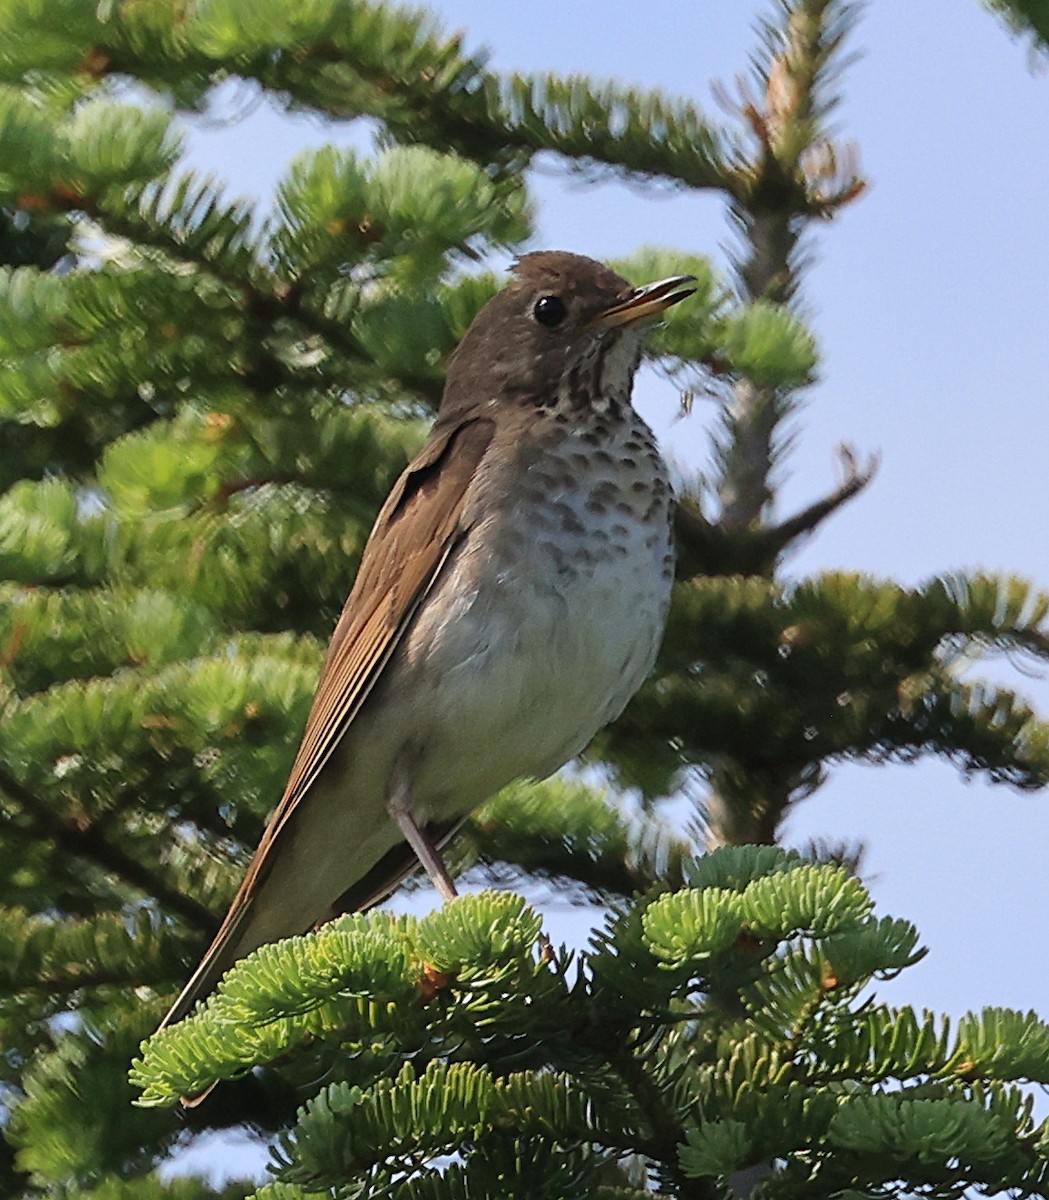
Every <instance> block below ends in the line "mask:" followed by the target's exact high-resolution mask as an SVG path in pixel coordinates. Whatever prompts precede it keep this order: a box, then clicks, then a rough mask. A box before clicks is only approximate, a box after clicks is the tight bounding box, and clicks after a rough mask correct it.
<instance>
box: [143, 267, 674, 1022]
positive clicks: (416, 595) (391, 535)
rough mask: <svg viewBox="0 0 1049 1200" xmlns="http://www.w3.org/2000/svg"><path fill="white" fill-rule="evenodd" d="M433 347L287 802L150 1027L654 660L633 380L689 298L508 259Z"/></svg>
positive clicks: (658, 537) (647, 508) (625, 690)
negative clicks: (666, 319) (429, 416)
mask: <svg viewBox="0 0 1049 1200" xmlns="http://www.w3.org/2000/svg"><path fill="white" fill-rule="evenodd" d="M513 273H514V278H513V280H512V282H511V283H510V284H509V285H508V286H507V287H506V288H505V289H504V290H503V291H501V292H499V293H498V294H497V295H496V296H495V297H494V298H493V299H492V300H491V301H490V302H489V303H488V304H487V305H486V306H485V307H484V308H483V309H482V310H481V312H480V313H479V314H478V316H477V317H476V318H475V320H474V321H473V323H472V324H471V326H470V328H469V329H468V330H467V332H466V334H465V335H464V337H463V340H462V342H461V343H460V345H459V347H458V349H457V350H456V352H455V354H454V355H453V357H452V360H451V363H450V366H449V370H448V375H447V382H446V385H445V389H444V395H443V398H442V401H441V405H440V408H439V410H438V414H437V420H436V423H435V424H434V426H433V430H432V432H431V434H430V438H429V441H428V442H427V444H426V446H425V447H424V448H423V450H422V451H421V453H420V454H419V455H418V456H417V457H416V458H415V460H414V461H413V462H412V463H411V464H410V465H409V466H408V468H407V469H406V470H405V472H404V473H403V474H402V475H401V477H400V479H398V481H397V483H396V484H395V486H394V488H393V491H392V492H391V493H390V496H389V498H388V499H387V501H386V503H385V505H384V506H383V508H382V511H381V512H380V513H379V516H378V519H377V520H376V522H375V526H374V528H373V529H372V532H371V535H370V537H369V539H368V543H367V545H366V546H365V549H364V554H363V556H362V559H361V564H360V569H359V571H358V573H357V578H356V581H355V583H354V585H353V589H352V591H351V592H350V596H349V599H348V600H347V602H346V606H345V608H344V609H343V612H342V615H341V617H340V618H339V622H338V624H337V626H336V628H335V633H334V636H333V637H332V641H331V645H330V646H329V648H328V653H327V658H326V660H325V663H324V668H323V672H322V674H321V678H320V683H319V686H318V690H317V694H316V697H315V699H314V701H313V706H312V708H311V710H310V714H309V719H308V721H307V724H306V730H305V733H304V735H303V739H302V744H301V746H300V748H299V752H298V756H297V757H296V759H295V762H294V765H293V767H292V770H291V776H290V778H289V780H288V783H287V787H286V789H285V791H284V795H283V798H282V799H281V801H280V803H279V805H278V806H277V808H276V809H275V811H274V812H273V815H272V817H271V818H270V820H269V823H268V824H267V826H266V830H265V832H264V834H263V837H262V841H261V843H260V845H259V847H258V849H257V850H256V852H255V855H254V857H253V858H252V860H251V863H250V865H249V867H248V870H247V874H246V875H245V877H244V881H243V883H242V884H241V886H240V890H239V891H238V892H237V894H236V896H235V897H234V899H233V903H232V905H231V906H230V909H229V912H228V914H227V915H226V918H225V920H224V921H223V923H222V926H221V928H220V929H219V931H218V934H217V935H216V937H215V940H214V942H213V943H212V945H211V947H210V949H209V950H208V951H207V953H206V954H205V955H204V958H203V960H202V961H201V963H200V965H199V966H198V967H197V969H196V971H195V972H194V973H193V976H192V978H191V979H190V981H189V983H188V984H187V985H186V987H185V989H184V990H183V992H182V994H181V995H180V996H179V997H178V999H177V1000H176V1001H175V1004H174V1006H173V1007H172V1009H171V1011H170V1012H169V1013H168V1014H167V1016H166V1017H165V1019H164V1022H163V1024H164V1025H167V1024H170V1023H172V1022H174V1021H177V1020H180V1019H181V1018H182V1017H183V1016H185V1015H186V1014H187V1013H188V1012H189V1011H190V1010H191V1009H192V1008H193V1006H194V1005H195V1004H196V1002H197V1001H198V1000H200V999H202V998H204V997H206V996H207V995H208V994H209V993H210V992H212V991H213V990H214V988H215V987H216V985H217V984H218V981H219V979H220V978H221V976H222V975H223V974H224V972H225V971H227V970H228V969H229V967H230V966H232V964H233V963H234V962H236V961H237V960H238V959H240V958H243V957H244V956H245V955H246V954H249V953H250V952H251V951H252V950H255V949H256V948H257V947H259V946H261V945H264V944H265V943H267V942H273V941H276V940H278V939H279V938H284V937H288V936H290V935H293V934H301V933H304V932H306V931H307V930H309V929H310V928H311V927H312V926H314V925H315V924H316V923H317V922H318V921H320V920H323V919H324V918H325V916H326V915H329V914H331V913H332V912H333V911H334V912H349V911H354V910H360V909H364V908H367V907H369V906H370V905H372V904H375V903H377V902H378V901H380V900H382V899H383V898H385V897H386V896H387V895H389V893H390V892H391V891H392V890H393V889H394V888H395V887H396V886H397V884H398V883H399V882H400V881H401V880H402V879H403V878H404V876H405V875H406V874H408V873H409V872H410V871H412V870H413V869H414V868H415V867H416V866H417V865H418V863H421V864H422V865H423V867H425V869H426V870H427V872H428V873H429V875H430V877H431V879H432V880H433V882H434V883H435V885H436V886H437V888H438V890H439V891H440V892H441V894H442V896H444V897H446V898H447V897H449V896H453V895H454V894H455V889H454V885H453V883H452V880H451V878H450V877H449V875H448V873H447V871H446V869H445V867H444V864H443V862H442V860H441V857H440V849H439V848H440V846H441V845H442V844H443V843H444V842H445V841H446V840H447V839H448V838H449V837H450V836H451V835H452V833H454V832H455V830H456V829H457V828H458V827H459V825H460V824H461V823H462V822H463V820H464V819H465V818H466V816H467V815H468V814H469V813H470V812H471V811H472V810H473V809H474V808H475V807H476V806H477V805H478V804H480V803H481V802H482V801H484V800H486V799H487V798H488V797H490V796H492V795H493V794H494V793H495V792H497V791H498V790H499V789H500V788H502V787H503V786H505V785H506V784H508V783H510V782H511V781H512V780H514V779H518V778H522V777H531V778H534V779H543V778H545V777H546V776H548V775H550V774H552V773H553V772H554V771H556V770H557V769H558V768H559V767H561V766H562V765H563V764H564V763H566V762H568V761H569V760H570V759H572V758H574V757H575V756H576V755H577V754H579V753H580V751H581V750H583V748H584V747H585V746H586V745H587V743H588V742H589V741H590V739H591V738H592V737H593V735H594V734H595V733H596V732H597V730H598V729H600V728H601V727H602V726H603V725H605V724H607V723H608V722H609V721H611V720H613V719H614V718H615V717H616V716H618V715H619V713H620V712H621V711H622V709H623V708H624V706H625V705H626V703H627V701H628V700H629V699H630V697H631V696H632V695H633V694H634V692H635V691H636V690H637V688H638V687H639V686H640V684H641V682H642V681H643V680H644V678H645V676H646V675H647V674H648V673H649V671H650V670H651V668H652V664H653V662H654V660H655V656H656V652H657V650H658V648H659V643H660V640H661V638H662V634H663V627H664V623H665V620H666V614H667V607H668V604H669V600H670V587H671V581H672V575H673V545H672V541H671V530H670V513H671V503H672V497H671V487H670V482H669V480H668V477H667V471H666V467H665V465H664V463H663V460H662V459H661V457H660V455H659V453H658V451H657V449H656V445H655V441H654V439H653V436H652V433H651V432H650V430H649V429H648V427H647V425H646V424H645V423H644V421H642V419H641V418H640V417H639V416H638V415H637V413H636V412H635V411H634V409H633V406H632V403H631V391H632V387H633V381H634V375H635V372H636V370H637V366H638V363H639V361H640V357H641V347H642V339H643V335H644V329H645V326H646V325H647V323H648V322H649V320H650V319H651V318H654V317H656V316H658V315H659V314H660V313H661V312H663V311H664V310H665V309H667V308H669V307H670V305H672V304H676V303H677V302H678V301H679V300H682V299H683V298H684V297H686V296H688V295H690V294H691V291H692V289H691V288H689V286H688V285H689V282H690V281H691V279H692V277H691V276H688V275H677V276H674V277H672V278H669V279H663V280H661V281H659V282H658V283H653V284H650V285H648V286H647V287H641V288H634V287H632V286H631V285H630V284H629V283H627V282H626V280H625V279H623V278H622V277H621V276H619V275H617V274H616V273H615V272H614V271H611V270H609V269H608V268H607V267H604V266H602V265H601V264H600V263H597V262H594V261H593V260H592V259H589V258H584V257H581V256H580V255H576V254H566V253H561V252H541V253H535V254H527V255H525V256H523V257H522V258H521V259H520V260H519V261H518V263H517V264H516V265H515V267H514V268H513Z"/></svg>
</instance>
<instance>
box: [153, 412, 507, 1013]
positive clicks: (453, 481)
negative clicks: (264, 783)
mask: <svg viewBox="0 0 1049 1200" xmlns="http://www.w3.org/2000/svg"><path fill="white" fill-rule="evenodd" d="M492 430H493V425H492V422H491V421H489V420H487V419H484V418H469V419H466V420H460V421H458V422H456V423H454V424H450V425H448V426H445V427H443V428H442V427H440V426H438V427H437V428H436V429H435V430H434V434H433V436H432V438H431V440H430V442H429V443H428V444H427V446H426V447H425V448H424V449H423V450H422V452H421V453H420V454H419V456H418V457H417V458H416V459H415V460H414V461H413V462H412V463H411V464H410V465H409V466H408V468H407V469H406V470H405V472H404V474H403V475H402V476H401V477H400V479H398V481H397V483H396V484H395V486H394V489H393V491H392V492H391V493H390V496H389V498H388V499H387V501H386V503H385V504H384V505H383V508H382V511H381V512H380V513H379V516H378V518H377V520H376V522H375V526H374V528H373V529H372V532H371V535H370V537H369V538H368V543H367V545H366V546H365V548H364V555H363V557H362V559H361V565H360V569H359V571H358V572H357V579H356V581H355V582H354V585H353V590H352V591H351V592H350V596H349V599H348V600H347V601H346V605H345V607H344V608H343V610H342V615H341V616H340V617H339V622H338V624H337V625H336V627H335V633H334V635H333V636H332V640H331V644H330V646H329V647H328V654H327V658H326V659H325V662H324V669H323V671H322V672H321V678H320V683H319V685H318V688H317V694H316V696H315V697H314V700H313V706H312V708H311V709H310V715H309V718H308V719H307V722H306V731H305V733H304V734H303V738H302V744H301V745H300V747H299V752H298V754H297V755H296V757H295V762H294V764H293V766H292V768H291V775H290V777H289V779H288V783H287V786H286V787H285V789H284V795H283V796H282V797H281V801H280V804H278V806H277V808H276V809H275V810H274V813H273V815H272V817H271V818H270V820H269V823H268V824H267V826H266V831H265V833H264V834H263V835H262V841H261V842H260V843H259V847H258V849H257V850H256V851H255V854H254V857H253V858H252V860H251V863H250V865H249V866H248V870H247V874H246V875H245V876H244V880H243V882H242V883H241V885H240V888H239V890H238V891H237V894H236V896H234V898H233V903H232V904H231V905H230V909H229V912H228V913H227V914H226V918H225V920H224V921H223V922H222V926H221V928H220V929H219V931H218V933H217V934H216V935H215V940H214V941H213V942H212V944H211V947H210V948H209V950H208V952H207V953H206V954H205V955H204V958H203V959H202V960H201V963H200V965H199V966H198V967H197V970H196V971H195V972H194V973H193V976H192V978H191V979H190V981H189V983H188V984H187V985H186V987H185V989H184V990H183V992H182V994H181V995H180V996H179V998H178V999H177V1000H176V1001H175V1004H174V1006H173V1007H172V1009H171V1011H170V1012H169V1013H168V1015H167V1016H166V1017H165V1018H164V1021H163V1023H162V1025H161V1028H163V1026H164V1025H167V1024H170V1023H172V1022H173V1021H176V1020H180V1019H181V1017H182V1016H183V1015H184V1014H185V1013H187V1012H188V1011H189V1010H190V1009H191V1008H192V1007H193V1005H194V1004H195V1003H196V1001H197V1000H198V999H201V998H203V997H204V996H205V995H207V994H208V992H210V991H211V990H212V988H213V987H214V986H215V984H216V983H217V982H218V979H219V977H221V975H222V973H223V972H224V971H225V970H227V969H228V968H229V966H230V965H231V963H232V961H234V959H235V958H236V956H237V955H236V944H237V935H238V929H239V927H240V925H241V923H242V921H243V920H244V919H245V917H246V915H247V912H248V910H249V908H250V905H251V901H252V898H253V896H254V894H255V891H256V887H257V885H258V883H259V881H260V879H261V878H262V876H263V875H264V874H265V873H266V870H267V868H268V866H269V862H270V859H271V856H272V853H273V849H274V846H275V844H276V843H277V840H278V837H279V835H280V832H281V830H282V829H283V828H284V826H285V825H286V823H287V821H288V819H289V817H290V816H291V814H292V813H293V812H294V811H295V808H296V806H297V805H298V804H299V803H300V801H302V799H303V798H304V797H305V796H306V794H307V792H308V791H309V788H310V785H311V784H312V783H313V781H314V780H315V779H316V778H317V775H318V774H319V773H320V771H321V770H322V769H323V767H324V764H325V763H326V762H327V761H328V759H329V758H330V756H331V753H332V751H333V750H334V749H335V747H336V746H337V745H338V743H339V740H340V738H341V737H342V736H343V734H344V733H345V732H346V729H347V727H348V725H349V723H350V722H351V721H352V720H353V718H354V716H355V715H356V713H357V712H358V710H359V709H360V706H361V704H362V703H363V702H364V700H365V699H366V698H367V696H368V694H369V692H370V691H371V689H372V688H373V687H374V686H375V682H376V680H377V679H378V678H379V675H380V673H381V671H382V668H383V666H384V665H385V663H386V662H387V660H388V659H389V657H390V655H391V654H392V653H393V651H394V650H395V649H396V648H397V645H398V644H399V642H400V640H401V637H402V636H403V634H404V631H405V629H406V627H407V626H408V624H409V622H410V621H411V618H412V615H413V613H414V612H415V610H416V609H417V608H418V606H419V604H420V602H421V601H422V600H423V599H424V597H425V596H426V593H427V591H428V590H429V588H430V587H431V585H432V584H433V581H434V579H436V577H437V574H438V572H439V571H440V569H441V566H442V564H443V563H444V561H445V560H446V559H447V557H448V555H449V554H450V553H451V551H452V550H453V549H454V548H455V546H456V544H457V542H458V538H459V536H460V534H461V533H462V532H463V529H462V525H461V519H462V510H463V501H464V498H465V496H466V490H467V487H468V486H469V483H470V480H471V479H472V478H473V477H474V474H475V472H476V470H477V466H478V464H479V463H480V461H481V458H482V456H483V455H484V452H485V450H486V449H487V447H488V444H489V442H490V441H491V438H492ZM318 915H320V914H318Z"/></svg>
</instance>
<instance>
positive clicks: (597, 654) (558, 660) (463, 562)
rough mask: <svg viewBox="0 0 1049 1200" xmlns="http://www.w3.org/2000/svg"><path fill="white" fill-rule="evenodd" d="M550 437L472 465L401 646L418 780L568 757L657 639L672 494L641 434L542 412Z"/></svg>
mask: <svg viewBox="0 0 1049 1200" xmlns="http://www.w3.org/2000/svg"><path fill="white" fill-rule="evenodd" d="M549 434H550V436H549V437H548V438H546V439H545V440H540V441H539V442H538V443H536V444H532V445H524V446H519V447H507V450H506V453H505V455H504V457H503V458H502V460H501V461H500V459H499V458H498V457H496V458H495V459H493V460H492V461H490V462H489V463H487V464H486V465H485V468H484V470H482V472H480V473H479V475H478V479H477V480H476V484H475V486H474V488H473V489H472V492H471V495H470V496H469V498H468V504H467V512H466V517H465V523H466V524H467V527H468V532H467V534H466V537H465V539H464V541H463V542H462V544H461V546H460V547H459V549H458V550H457V551H456V553H455V555H454V556H453V558H452V559H450V560H449V562H448V564H447V567H446V570H445V571H444V572H443V573H442V575H441V577H440V578H439V580H438V581H437V584H436V586H435V588H434V590H433V591H432V592H431V594H430V598H429V599H428V601H427V603H426V604H425V605H424V607H423V608H422V609H421V610H420V612H419V615H418V616H417V618H416V620H415V621H414V622H413V625H412V628H411V630H410V632H409V634H408V636H407V639H406V642H405V645H404V653H403V658H402V669H403V670H404V671H405V672H406V675H408V676H411V677H412V683H410V684H406V686H404V687H403V688H401V689H399V691H400V694H401V695H402V696H405V697H411V700H410V703H411V704H412V705H413V708H414V712H413V717H412V719H413V723H414V727H415V729H416V730H417V731H418V734H419V744H420V745H421V746H425V747H426V749H425V751H424V752H423V754H424V759H425V761H424V762H421V763H420V776H421V777H422V778H421V780H420V782H422V781H423V778H427V777H428V778H429V779H430V780H431V781H432V786H431V787H430V788H429V789H428V788H427V787H426V786H424V787H423V788H422V790H423V791H426V790H439V788H440V787H441V786H443V784H442V782H441V781H443V780H446V779H448V778H450V777H452V776H456V775H458V776H460V778H459V780H458V784H457V787H458V790H459V792H460V795H459V796H458V801H459V802H461V800H462V798H463V797H462V792H463V791H465V792H467V793H471V792H476V793H477V795H476V797H472V796H471V797H469V799H470V801H471V803H476V802H477V800H479V799H483V798H484V797H485V796H486V795H488V794H490V793H491V792H492V791H494V790H496V789H497V788H499V787H501V786H503V785H504V784H505V783H508V782H509V781H510V780H511V779H514V778H516V777H518V776H534V777H536V778H543V777H545V776H546V775H548V774H550V773H551V772H553V771H555V770H557V768H558V767H560V766H561V765H562V764H563V763H564V762H566V761H568V760H569V759H570V758H572V757H574V756H575V755H576V754H578V753H579V752H580V751H581V750H582V749H583V748H584V747H585V746H586V744H587V743H588V742H589V741H590V739H591V738H592V737H593V735H594V734H595V733H596V731H597V730H598V729H600V728H601V726H603V725H605V724H606V723H607V722H608V721H610V720H613V719H614V718H615V717H616V716H618V714H619V713H620V711H621V710H622V709H623V707H624V706H625V704H626V702H627V701H628V700H629V699H630V697H631V696H632V695H633V693H634V692H635V691H636V690H637V688H638V687H639V686H640V684H641V682H642V681H643V680H644V678H645V676H646V675H647V674H648V672H649V671H650V670H651V668H652V664H653V662H654V660H655V655H656V652H657V650H658V648H659V642H660V640H661V637H662V632H663V626H664V623H665V619H666V612H667V607H668V604H669V598H670V586H671V582H672V575H673V557H672V547H671V539H670V521H669V512H670V503H671V495H670V485H669V482H668V480H667V477H666V472H665V468H664V466H663V463H662V460H661V459H660V458H659V456H658V454H657V453H656V451H655V447H654V444H653V441H652V436H651V434H650V433H649V431H648V429H647V428H646V427H645V426H644V424H643V423H642V422H641V421H640V419H639V418H637V417H636V416H634V414H633V413H632V411H631V412H630V414H629V419H627V420H614V419H612V418H611V417H607V416H606V417H605V418H603V419H602V420H600V421H598V420H596V419H595V423H594V426H593V427H591V428H589V429H587V428H582V429H578V428H577V429H576V430H575V431H574V432H571V433H566V432H564V431H562V430H561V429H560V428H558V426H557V425H556V423H554V422H553V419H551V428H550V430H549ZM399 673H400V672H399ZM474 776H475V777H474ZM440 807H441V805H440V804H438V808H440Z"/></svg>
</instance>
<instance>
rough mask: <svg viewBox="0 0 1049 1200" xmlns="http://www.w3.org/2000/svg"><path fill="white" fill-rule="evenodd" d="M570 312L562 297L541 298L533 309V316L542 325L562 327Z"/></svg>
mask: <svg viewBox="0 0 1049 1200" xmlns="http://www.w3.org/2000/svg"><path fill="white" fill-rule="evenodd" d="M567 311H568V310H567V309H566V308H565V302H564V301H563V300H562V299H561V297H560V296H540V297H539V299H538V300H537V301H536V302H535V308H533V309H532V316H533V317H535V319H536V320H537V321H538V322H539V324H540V325H547V326H549V327H551V328H552V327H553V326H554V325H560V324H561V322H562V321H563V320H564V319H565V314H566V312H567Z"/></svg>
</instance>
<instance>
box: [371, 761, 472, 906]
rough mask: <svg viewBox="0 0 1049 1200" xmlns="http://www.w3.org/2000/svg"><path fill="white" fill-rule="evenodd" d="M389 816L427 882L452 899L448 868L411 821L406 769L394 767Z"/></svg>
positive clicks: (412, 819) (439, 853) (452, 886)
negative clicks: (423, 872) (422, 870)
mask: <svg viewBox="0 0 1049 1200" xmlns="http://www.w3.org/2000/svg"><path fill="white" fill-rule="evenodd" d="M386 808H387V811H388V812H389V814H390V816H391V817H393V819H394V820H395V821H396V822H397V825H398V827H399V828H400V831H401V833H402V834H404V840H405V841H406V842H407V843H408V845H409V846H411V848H412V849H413V850H414V851H415V857H416V858H417V859H418V860H419V862H421V863H422V865H423V866H424V867H425V869H426V874H427V875H429V877H430V882H431V883H432V884H433V886H434V887H435V888H436V889H437V890H438V892H440V894H441V899H442V900H454V899H455V897H456V896H458V895H459V893H458V892H457V891H456V890H455V883H454V881H453V880H452V877H451V875H449V874H448V868H447V867H446V866H445V865H444V860H443V859H442V858H441V852H440V851H439V850H438V849H437V847H436V846H435V845H434V844H433V842H431V841H430V839H429V838H428V837H427V836H426V831H425V830H424V829H420V828H419V826H418V825H417V824H416V823H415V818H414V817H413V816H412V809H411V786H410V784H409V782H408V778H407V772H406V771H401V770H395V771H394V775H393V778H392V780H391V782H390V791H389V795H388V796H387V800H386Z"/></svg>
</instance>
